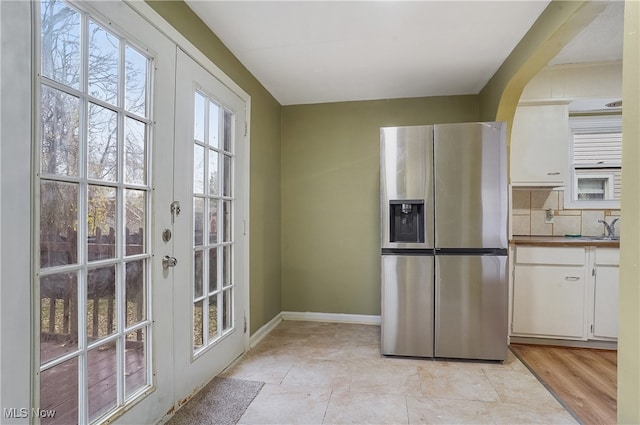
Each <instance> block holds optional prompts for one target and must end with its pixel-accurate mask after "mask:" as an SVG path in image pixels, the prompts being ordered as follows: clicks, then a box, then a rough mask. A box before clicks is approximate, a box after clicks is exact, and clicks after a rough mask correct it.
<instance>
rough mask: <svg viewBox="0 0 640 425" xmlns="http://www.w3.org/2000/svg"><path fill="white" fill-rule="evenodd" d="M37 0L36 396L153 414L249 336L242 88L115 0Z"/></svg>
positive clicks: (88, 408) (62, 406)
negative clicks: (235, 89)
mask: <svg viewBox="0 0 640 425" xmlns="http://www.w3.org/2000/svg"><path fill="white" fill-rule="evenodd" d="M38 6H39V17H38V19H37V21H38V24H37V26H38V29H39V31H40V35H41V37H40V43H39V49H38V50H39V55H38V61H37V62H38V63H39V65H40V66H39V72H38V83H39V84H38V88H37V91H38V93H39V96H38V97H37V99H36V102H37V103H38V105H39V108H37V109H38V114H37V118H36V121H37V124H36V125H37V128H38V130H37V140H36V146H37V148H36V152H37V157H38V161H37V164H36V165H35V167H36V185H35V189H34V191H35V193H36V199H37V206H38V208H37V212H36V226H35V228H36V234H37V238H36V240H37V244H36V246H35V247H34V248H35V249H34V251H35V252H34V257H35V258H37V264H36V270H35V282H36V290H35V291H34V293H35V294H37V296H36V299H34V310H35V311H36V312H37V318H36V320H37V323H38V326H37V334H38V335H39V337H38V343H37V344H36V346H37V347H38V350H37V351H38V352H37V353H35V358H34V362H33V363H34V369H35V370H36V372H35V379H36V383H35V385H34V388H35V389H36V394H34V400H35V407H36V408H38V409H41V411H42V412H44V413H45V414H44V415H42V417H41V422H42V423H65V424H66V423H100V422H103V421H106V420H109V421H111V420H113V419H116V418H118V417H120V418H121V420H122V422H124V423H150V422H156V421H158V420H159V419H161V418H162V417H163V416H165V412H167V414H170V412H172V411H173V410H174V409H175V407H178V400H183V399H184V398H185V397H186V396H187V395H188V394H191V393H192V392H193V391H194V390H195V389H197V388H198V387H200V386H201V385H203V384H204V383H205V382H206V381H207V380H209V379H211V378H212V377H213V376H215V374H217V373H218V372H219V371H220V370H221V369H222V368H224V367H225V366H226V365H228V364H229V363H230V362H231V361H232V360H233V359H234V358H235V357H236V356H237V355H239V354H240V353H242V352H243V350H244V347H245V344H246V337H245V335H244V330H245V329H244V328H243V324H244V322H243V320H244V307H243V306H244V303H245V293H244V284H245V283H246V276H245V275H244V273H243V269H240V268H238V267H237V266H236V265H237V264H241V263H242V261H243V258H244V255H245V253H246V244H245V243H244V240H245V235H244V231H243V227H242V225H243V224H244V219H243V217H244V214H245V211H246V205H245V203H244V202H243V199H245V198H244V196H239V195H241V194H242V190H243V188H244V183H243V180H242V179H241V178H239V177H238V175H239V170H240V169H241V168H242V167H243V166H244V163H242V162H241V160H240V159H239V158H243V157H244V155H245V152H244V143H243V140H242V139H243V137H244V133H243V131H242V129H243V128H244V125H245V124H244V122H245V118H244V102H242V100H240V99H239V98H238V97H237V96H235V95H233V93H231V92H230V90H229V89H227V88H226V87H224V86H223V85H222V84H220V83H219V82H218V81H217V80H216V79H215V78H213V77H212V76H211V75H210V74H208V73H207V72H206V71H204V69H202V68H199V66H197V65H196V64H195V63H194V62H193V61H191V63H190V62H189V61H190V59H188V57H187V56H186V55H184V54H183V53H181V51H180V50H179V49H178V53H177V54H176V46H175V44H174V43H173V42H172V41H171V40H169V39H168V38H167V37H165V36H164V35H163V34H161V33H159V32H158V31H157V30H156V29H155V28H154V27H153V26H152V25H150V24H149V23H148V22H146V20H145V19H143V18H142V17H141V16H140V15H139V14H138V13H136V12H134V11H133V10H132V9H131V8H130V7H129V6H128V5H126V4H124V3H122V2H96V3H84V2H65V1H63V0H43V1H42V2H41V3H39V5H38ZM176 55H177V56H176ZM176 62H177V64H178V67H177V71H176ZM196 69H198V71H194V70H196ZM202 72H204V73H202ZM185 87H189V90H190V91H185V90H184V89H185ZM225 90H226V91H225ZM185 102H186V103H185ZM187 123H190V124H187ZM216 132H217V134H216ZM185 155H186V156H185ZM198 176H199V177H198ZM205 217H206V220H205ZM218 223H219V224H218Z"/></svg>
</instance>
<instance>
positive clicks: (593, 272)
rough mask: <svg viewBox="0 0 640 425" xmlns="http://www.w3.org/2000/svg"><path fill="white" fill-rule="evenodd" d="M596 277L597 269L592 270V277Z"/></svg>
mask: <svg viewBox="0 0 640 425" xmlns="http://www.w3.org/2000/svg"><path fill="white" fill-rule="evenodd" d="M595 275H596V268H595V267H594V268H592V269H591V276H595Z"/></svg>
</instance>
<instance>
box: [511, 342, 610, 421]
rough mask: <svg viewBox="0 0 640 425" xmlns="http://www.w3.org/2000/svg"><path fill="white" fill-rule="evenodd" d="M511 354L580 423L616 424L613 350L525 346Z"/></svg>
mask: <svg viewBox="0 0 640 425" xmlns="http://www.w3.org/2000/svg"><path fill="white" fill-rule="evenodd" d="M511 351H512V352H513V353H514V354H515V355H516V356H517V357H518V358H519V359H520V360H521V361H522V362H523V363H525V364H526V365H527V366H528V367H529V369H531V370H532V371H533V372H534V373H535V374H536V375H537V376H538V378H539V379H540V380H542V381H543V383H544V384H545V385H546V386H547V387H548V388H549V389H550V390H551V391H553V392H554V393H555V394H556V396H557V397H558V398H559V399H560V400H562V402H563V403H564V405H565V407H567V408H568V409H569V410H570V411H571V412H572V413H573V414H574V416H576V417H577V418H578V419H579V420H580V421H581V422H582V423H584V424H588V425H591V424H615V423H616V399H617V395H616V391H617V364H618V362H617V352H616V351H610V350H597V349H589V348H572V347H552V346H543V345H526V344H511Z"/></svg>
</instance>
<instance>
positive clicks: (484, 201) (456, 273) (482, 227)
mask: <svg viewBox="0 0 640 425" xmlns="http://www.w3.org/2000/svg"><path fill="white" fill-rule="evenodd" d="M505 132H506V125H505V124H504V123H501V122H486V123H463V124H437V125H429V126H412V127H385V128H381V129H380V133H381V143H380V147H381V148H380V178H381V245H382V247H381V248H382V252H381V254H382V258H381V260H382V261H381V263H382V339H381V351H382V354H385V355H398V356H416V357H442V358H461V359H479V360H504V359H505V358H506V355H507V291H508V290H507V214H508V205H507V193H508V192H507V153H506V150H507V149H506V138H505Z"/></svg>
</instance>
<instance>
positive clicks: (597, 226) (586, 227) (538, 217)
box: [511, 188, 622, 236]
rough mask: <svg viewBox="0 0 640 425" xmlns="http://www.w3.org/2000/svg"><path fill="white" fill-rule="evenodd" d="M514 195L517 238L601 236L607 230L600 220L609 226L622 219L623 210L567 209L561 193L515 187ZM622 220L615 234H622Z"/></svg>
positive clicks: (512, 200) (514, 218)
mask: <svg viewBox="0 0 640 425" xmlns="http://www.w3.org/2000/svg"><path fill="white" fill-rule="evenodd" d="M511 193H512V199H511V202H512V212H511V225H512V231H513V235H514V236H564V235H583V236H600V235H602V234H604V232H605V228H604V225H603V224H602V223H598V220H606V221H607V222H609V223H610V222H611V221H612V220H613V219H615V218H617V217H619V216H620V210H610V209H609V210H607V209H602V210H575V209H571V210H565V209H564V191H562V190H553V189H541V188H535V189H526V188H513V190H512V192H511ZM549 210H551V211H552V213H553V218H552V219H551V220H547V218H548V217H547V216H548V215H549V212H548V211H549ZM547 221H550V222H547ZM621 221H622V220H620V221H618V222H617V223H616V226H615V229H616V235H619V234H620V225H621V224H622V223H621Z"/></svg>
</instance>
